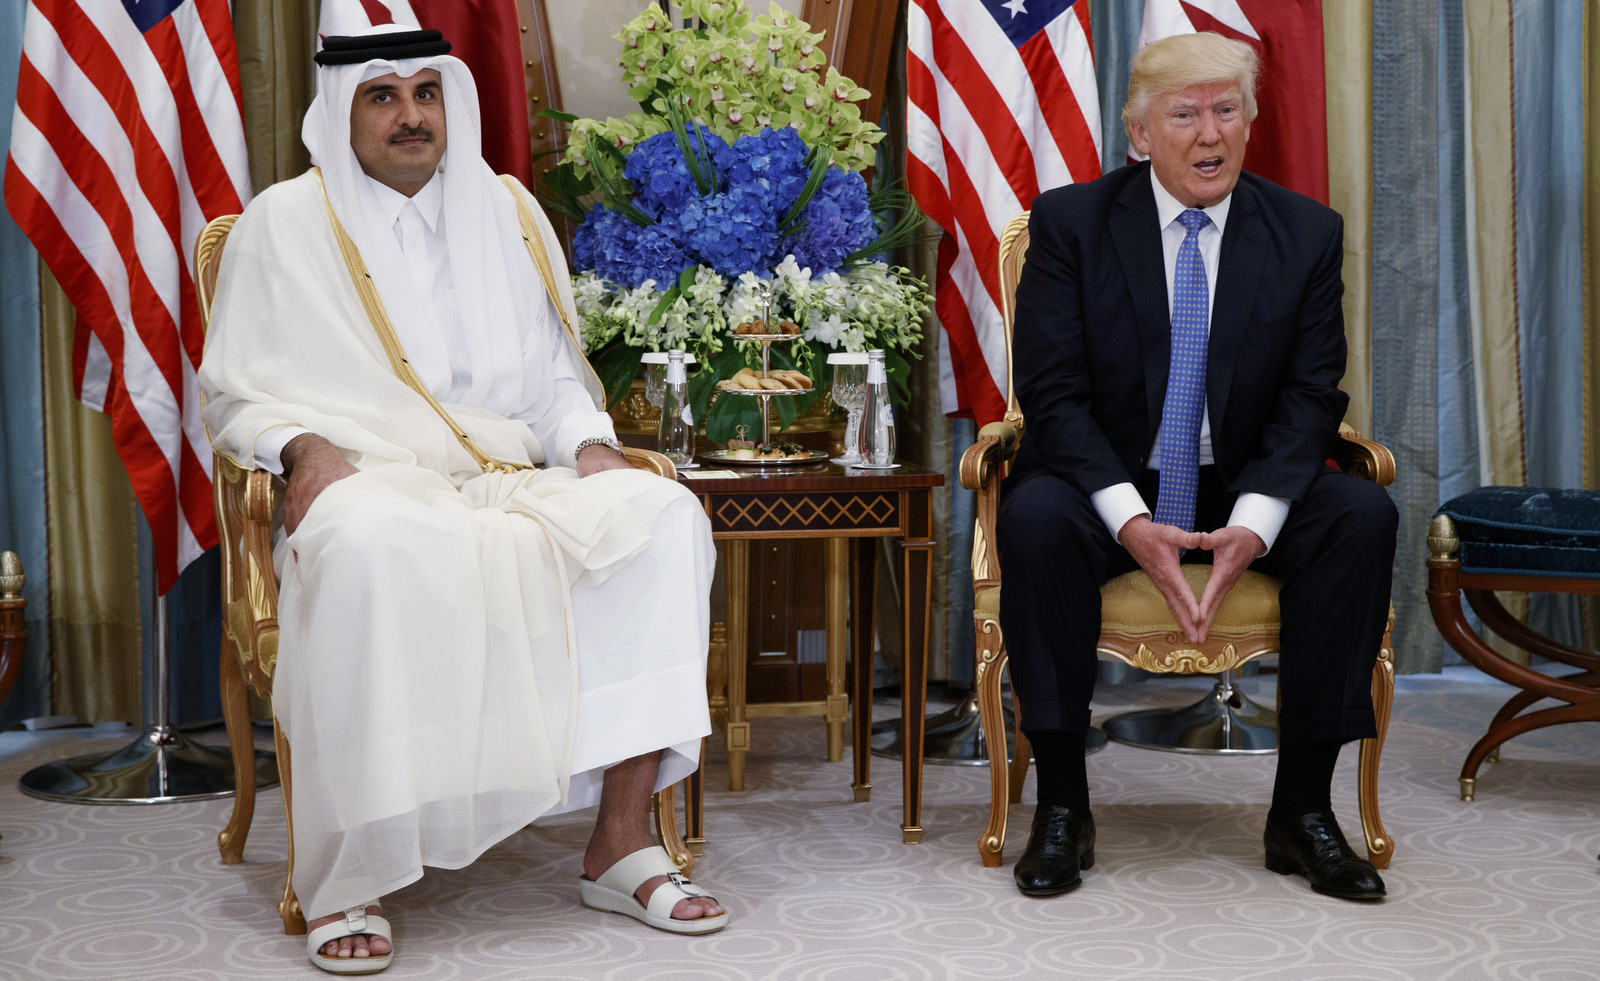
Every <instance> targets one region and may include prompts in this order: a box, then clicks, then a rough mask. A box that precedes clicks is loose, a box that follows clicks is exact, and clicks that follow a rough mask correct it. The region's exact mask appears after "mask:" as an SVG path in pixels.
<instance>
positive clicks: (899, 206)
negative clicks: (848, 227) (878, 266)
mask: <svg viewBox="0 0 1600 981" xmlns="http://www.w3.org/2000/svg"><path fill="white" fill-rule="evenodd" d="M867 203H868V207H870V208H872V210H873V211H874V212H879V213H882V212H884V211H891V212H895V211H897V212H899V217H898V219H897V220H896V221H895V222H894V224H892V225H890V226H889V228H888V229H886V230H885V231H883V232H882V233H881V234H879V235H878V237H877V238H875V239H873V240H872V241H870V242H868V243H867V244H866V245H864V246H862V247H861V248H859V249H857V250H855V251H854V252H852V253H850V254H849V255H847V256H845V257H844V264H845V265H855V264H856V263H859V262H870V261H872V260H873V259H874V258H876V257H877V256H879V255H882V254H883V253H885V252H890V251H893V250H894V249H897V248H899V247H901V246H902V245H905V244H906V243H907V242H910V241H911V239H912V238H913V237H914V236H915V235H916V234H917V232H919V231H921V229H922V219H923V214H922V209H920V208H918V207H917V203H916V201H915V200H913V199H912V197H911V195H910V194H908V193H906V192H905V191H902V190H900V189H899V188H895V187H889V188H883V189H881V190H878V191H874V192H873V193H872V194H871V195H869V196H868V198H867Z"/></svg>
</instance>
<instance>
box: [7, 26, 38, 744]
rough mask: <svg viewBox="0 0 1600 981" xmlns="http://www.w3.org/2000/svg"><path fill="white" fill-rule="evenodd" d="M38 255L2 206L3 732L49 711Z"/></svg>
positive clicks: (10, 95)
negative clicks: (12, 652)
mask: <svg viewBox="0 0 1600 981" xmlns="http://www.w3.org/2000/svg"><path fill="white" fill-rule="evenodd" d="M25 11H26V7H25V6H24V5H22V4H7V5H6V6H5V7H4V9H3V10H0V146H10V144H11V112H10V106H11V105H12V103H14V102H15V101H16V98H17V90H16V85H17V64H18V58H19V57H20V52H21V51H22V20H23V15H24V13H25ZM38 264H39V256H38V253H37V252H35V251H34V250H33V246H32V245H30V244H29V243H28V239H27V236H25V235H23V234H22V230H21V229H19V228H18V227H17V226H16V224H15V223H14V222H13V221H12V220H11V217H10V215H7V214H5V213H4V211H3V205H0V550H3V551H12V552H16V553H17V555H18V557H19V558H21V559H22V568H23V571H24V572H26V573H27V577H28V582H27V585H26V586H25V587H24V588H23V591H22V595H23V597H24V598H25V599H27V601H28V609H27V612H26V614H25V615H24V622H25V623H26V625H27V628H28V646H27V651H26V653H25V654H24V655H23V660H22V674H21V676H20V677H19V678H18V679H17V684H16V687H15V688H13V689H12V692H11V696H10V697H9V698H7V699H6V700H5V702H4V703H3V704H0V729H8V728H10V727H11V725H12V724H14V723H15V722H17V721H18V720H20V719H26V718H30V717H32V716H35V715H41V714H44V713H45V712H48V711H49V705H50V682H49V677H50V671H49V668H50V662H49V649H50V648H49V643H48V639H49V627H48V622H49V615H50V589H49V585H50V563H49V546H48V544H47V540H46V539H47V534H46V528H45V520H44V508H45V489H44V468H45V462H44V419H43V417H42V416H41V415H40V413H39V397H40V392H39V389H40V378H39V363H40V350H39V330H38V327H39V281H38V277H37V276H36V275H35V274H34V270H35V269H36V268H37V267H38Z"/></svg>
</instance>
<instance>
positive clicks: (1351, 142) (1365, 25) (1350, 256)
mask: <svg viewBox="0 0 1600 981" xmlns="http://www.w3.org/2000/svg"><path fill="white" fill-rule="evenodd" d="M1322 37H1323V69H1324V73H1325V74H1326V77H1327V92H1328V98H1327V104H1328V203H1329V204H1330V205H1331V206H1332V207H1333V210H1335V211H1337V212H1339V213H1340V214H1341V215H1344V333H1345V338H1346V340H1347V341H1348V342H1349V345H1350V355H1349V360H1348V362H1347V365H1346V368H1345V373H1344V381H1343V382H1342V383H1340V388H1342V389H1344V391H1345V392H1346V393H1347V394H1349V396H1350V411H1349V412H1348V413H1346V415H1345V421H1346V422H1348V423H1349V424H1350V425H1352V426H1354V427H1355V428H1356V429H1358V430H1360V431H1361V432H1363V433H1367V434H1370V433H1371V432H1372V8H1371V7H1370V6H1368V5H1367V4H1364V3H1325V4H1323V5H1322Z"/></svg>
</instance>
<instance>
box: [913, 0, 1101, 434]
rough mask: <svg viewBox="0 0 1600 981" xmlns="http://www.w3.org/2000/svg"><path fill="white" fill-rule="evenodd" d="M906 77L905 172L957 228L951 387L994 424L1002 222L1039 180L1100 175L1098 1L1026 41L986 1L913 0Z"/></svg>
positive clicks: (950, 396)
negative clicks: (1094, 18) (1016, 39)
mask: <svg viewBox="0 0 1600 981" xmlns="http://www.w3.org/2000/svg"><path fill="white" fill-rule="evenodd" d="M1030 2H1033V3H1035V4H1037V5H1043V4H1045V3H1047V2H1048V0H1030ZM1056 2H1059V0H1056ZM906 81H907V95H908V98H907V106H906V145H907V155H906V175H907V184H908V185H909V187H910V189H911V193H912V194H913V195H914V196H915V197H916V199H917V203H918V204H919V205H920V206H921V207H922V209H923V211H925V212H926V213H927V214H928V215H929V216H930V217H931V218H933V219H934V220H935V221H936V222H938V223H939V225H940V226H941V227H943V228H944V230H945V232H946V235H945V237H944V240H943V241H942V242H941V243H940V246H939V266H938V273H937V280H936V284H937V286H936V290H937V301H936V309H937V312H938V314H939V320H940V322H941V323H942V324H943V326H944V330H945V337H944V338H943V340H942V342H941V344H940V362H941V364H940V397H941V400H942V402H943V405H944V409H945V411H946V412H950V413H956V414H960V415H970V416H972V417H973V418H975V419H976V420H977V421H978V424H979V425H982V424H984V423H986V422H991V421H993V420H995V419H999V418H1000V417H1001V416H1002V415H1003V414H1004V413H1005V402H1006V398H1005V380H1006V362H1005V334H1004V329H1005V328H1004V324H1003V323H1002V321H1001V318H1000V284H999V239H1000V233H1001V231H1002V230H1003V229H1004V228H1005V225H1006V222H1008V221H1010V220H1011V218H1012V217H1013V216H1015V215H1016V214H1018V213H1019V212H1022V211H1025V210H1027V209H1028V208H1029V207H1031V206H1032V204H1033V199H1034V197H1035V196H1037V195H1038V194H1039V192H1040V191H1042V190H1048V189H1049V188H1052V187H1057V186H1059V185H1062V184H1069V183H1072V182H1074V181H1083V180H1092V179H1094V178H1096V177H1098V176H1100V104H1099V96H1098V89H1097V87H1096V84H1095V74H1094V56H1093V52H1092V50H1091V48H1090V43H1089V5H1088V2H1087V0H1078V2H1076V3H1073V4H1071V5H1070V6H1067V7H1065V8H1064V9H1063V10H1062V12H1061V13H1060V15H1059V16H1057V17H1055V18H1054V19H1052V20H1051V21H1050V22H1049V23H1048V24H1047V25H1046V26H1045V27H1044V29H1042V30H1041V31H1039V33H1038V34H1036V35H1035V36H1034V37H1033V38H1032V39H1030V40H1029V41H1027V42H1026V43H1024V44H1023V45H1021V46H1020V47H1019V46H1016V45H1014V44H1012V42H1011V40H1010V39H1009V38H1007V37H1006V35H1005V32H1004V31H1002V30H1001V29H1000V26H999V25H998V24H997V23H996V22H995V20H994V17H993V16H991V15H990V14H989V12H988V11H987V10H986V9H985V8H984V5H983V4H981V3H975V2H972V0H911V4H910V7H909V12H908V14H907V57H906Z"/></svg>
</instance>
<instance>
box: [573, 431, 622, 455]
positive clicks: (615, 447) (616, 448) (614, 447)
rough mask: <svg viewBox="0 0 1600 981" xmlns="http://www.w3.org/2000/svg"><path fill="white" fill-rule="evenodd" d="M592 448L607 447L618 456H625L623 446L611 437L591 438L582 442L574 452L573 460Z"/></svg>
mask: <svg viewBox="0 0 1600 981" xmlns="http://www.w3.org/2000/svg"><path fill="white" fill-rule="evenodd" d="M591 446H604V447H607V448H608V449H610V450H611V451H612V452H614V453H616V454H617V455H618V456H621V455H623V454H622V444H621V443H619V442H617V441H616V440H614V439H612V438H611V437H609V436H590V437H589V438H588V439H586V440H583V441H582V442H580V443H579V444H578V448H577V449H575V450H573V451H572V457H573V459H577V457H578V454H579V453H582V452H583V451H584V450H586V449H588V448H589V447H591Z"/></svg>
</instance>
